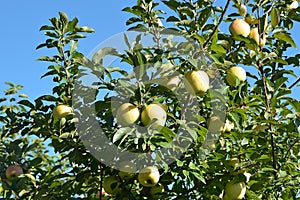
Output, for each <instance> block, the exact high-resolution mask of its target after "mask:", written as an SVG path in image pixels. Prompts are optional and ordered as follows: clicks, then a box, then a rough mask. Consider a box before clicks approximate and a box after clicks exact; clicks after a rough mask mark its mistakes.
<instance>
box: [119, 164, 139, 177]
mask: <svg viewBox="0 0 300 200" xmlns="http://www.w3.org/2000/svg"><path fill="white" fill-rule="evenodd" d="M135 172H136V167H135V165H134V164H133V163H132V162H129V161H123V162H121V163H120V172H119V176H120V177H121V178H122V179H130V178H132V177H134V175H135Z"/></svg>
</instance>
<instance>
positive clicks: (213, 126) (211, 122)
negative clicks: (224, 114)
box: [208, 116, 224, 133]
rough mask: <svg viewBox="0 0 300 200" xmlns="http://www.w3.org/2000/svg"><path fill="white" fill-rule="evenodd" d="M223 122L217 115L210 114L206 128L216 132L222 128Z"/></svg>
mask: <svg viewBox="0 0 300 200" xmlns="http://www.w3.org/2000/svg"><path fill="white" fill-rule="evenodd" d="M223 126H224V122H223V121H222V120H221V119H220V118H219V117H218V116H212V117H210V118H209V119H208V130H209V131H210V132H212V133H218V132H221V131H222V130H223Z"/></svg>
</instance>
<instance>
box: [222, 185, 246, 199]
mask: <svg viewBox="0 0 300 200" xmlns="http://www.w3.org/2000/svg"><path fill="white" fill-rule="evenodd" d="M245 194H246V184H245V183H244V182H239V183H235V182H234V181H230V182H229V183H227V184H226V186H225V196H226V198H227V199H228V200H229V199H232V200H235V199H243V198H244V196H245Z"/></svg>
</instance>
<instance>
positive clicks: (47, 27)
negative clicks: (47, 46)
mask: <svg viewBox="0 0 300 200" xmlns="http://www.w3.org/2000/svg"><path fill="white" fill-rule="evenodd" d="M52 30H55V29H54V28H53V27H52V26H48V25H44V26H42V27H41V28H40V31H52Z"/></svg>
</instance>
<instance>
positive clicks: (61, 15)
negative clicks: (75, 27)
mask: <svg viewBox="0 0 300 200" xmlns="http://www.w3.org/2000/svg"><path fill="white" fill-rule="evenodd" d="M59 21H60V22H61V24H62V25H63V27H62V29H63V30H65V29H67V26H68V23H69V19H68V16H67V14H66V13H64V12H59Z"/></svg>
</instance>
